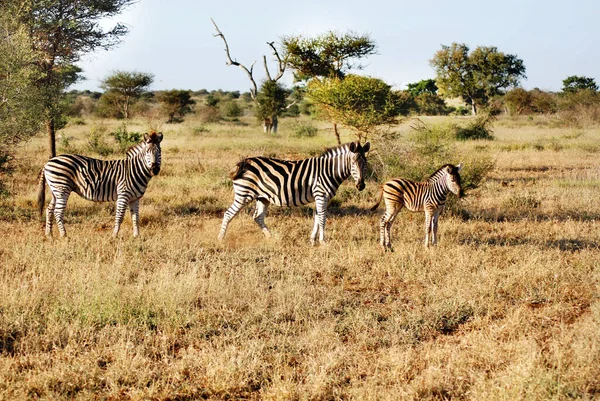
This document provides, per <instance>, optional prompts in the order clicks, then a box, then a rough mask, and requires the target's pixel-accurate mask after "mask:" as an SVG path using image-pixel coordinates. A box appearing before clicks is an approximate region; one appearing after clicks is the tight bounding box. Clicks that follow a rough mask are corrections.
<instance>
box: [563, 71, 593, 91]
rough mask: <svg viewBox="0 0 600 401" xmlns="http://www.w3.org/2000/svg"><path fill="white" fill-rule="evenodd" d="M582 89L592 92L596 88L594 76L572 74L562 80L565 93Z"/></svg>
mask: <svg viewBox="0 0 600 401" xmlns="http://www.w3.org/2000/svg"><path fill="white" fill-rule="evenodd" d="M584 89H588V90H591V91H593V92H596V91H597V90H598V85H596V81H595V80H594V78H588V77H583V76H577V75H572V76H570V77H567V78H565V79H564V80H563V92H565V93H575V92H579V91H580V90H584Z"/></svg>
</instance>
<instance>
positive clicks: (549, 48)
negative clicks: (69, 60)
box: [73, 0, 600, 92]
mask: <svg viewBox="0 0 600 401" xmlns="http://www.w3.org/2000/svg"><path fill="white" fill-rule="evenodd" d="M300 4H301V5H300ZM210 18H213V19H214V20H215V22H216V23H217V24H218V26H219V28H220V29H221V31H222V32H223V33H224V34H225V37H226V38H227V41H228V43H229V47H230V51H231V54H232V57H233V58H234V59H236V60H237V61H239V62H240V63H242V64H244V65H246V66H250V65H251V64H252V62H254V61H256V65H255V67H254V70H255V73H254V75H255V78H256V80H257V82H259V81H260V80H262V79H263V78H264V77H265V74H264V71H263V68H262V56H263V55H267V56H269V55H270V51H269V50H270V49H269V48H268V46H267V45H266V42H270V41H276V42H277V41H279V39H280V38H281V37H282V36H287V35H305V36H315V35H318V34H320V33H324V32H326V31H328V30H334V31H338V32H341V33H344V32H347V31H348V30H351V31H354V32H356V33H359V34H368V35H369V36H370V37H371V38H372V39H373V40H374V41H375V42H376V43H377V53H378V54H377V55H373V56H370V57H369V58H368V59H366V60H365V61H364V62H363V63H364V64H365V66H366V68H365V69H364V70H363V71H362V72H361V73H362V74H365V75H369V76H373V77H376V78H381V79H383V80H384V81H386V82H387V83H389V84H391V85H393V86H394V87H395V88H398V89H400V88H404V87H405V86H406V84H407V83H410V82H417V81H419V80H421V79H426V78H434V72H433V70H432V69H431V67H430V66H429V60H430V59H431V58H432V56H433V55H434V53H435V52H436V51H437V50H439V49H440V48H441V45H442V44H445V45H449V44H451V43H452V42H459V43H466V44H467V45H469V46H470V48H471V49H474V48H475V47H477V46H496V47H497V48H498V49H499V50H500V51H503V52H505V53H510V54H516V55H517V56H518V57H519V58H521V59H522V60H523V62H524V63H525V66H526V68H527V79H526V80H524V81H523V87H525V88H526V89H532V88H534V87H538V88H540V89H544V90H552V91H558V90H560V89H561V87H562V80H563V79H564V78H566V77H567V76H570V75H584V76H588V77H593V78H595V79H596V82H599V81H600V1H598V0H573V1H554V0H549V1H538V0H535V1H528V0H521V1H517V0H503V1H494V2H490V1H485V0H479V1H475V0H463V1H441V0H436V1H434V0H420V1H403V0H396V1H393V0H388V1H385V0H370V1H355V0H345V1H344V0H334V1H327V0H321V1H319V0H305V1H302V2H296V1H293V2H292V1H286V0H283V1H279V2H277V1H273V0H271V1H263V0H255V1H244V2H242V1H210V2H209V1H201V0H169V1H167V0H141V1H140V2H139V3H137V4H135V5H133V6H131V7H130V8H128V9H127V10H126V11H124V12H123V13H122V14H120V15H119V16H117V17H115V18H114V19H113V20H112V21H103V25H105V26H106V27H109V26H112V25H114V22H115V21H118V22H122V23H125V24H126V25H127V26H128V27H129V29H130V32H129V34H128V35H127V36H125V37H124V38H123V42H122V43H121V44H120V45H119V46H118V47H117V48H114V49H112V50H109V51H97V52H95V53H92V54H90V55H86V56H85V57H84V58H83V59H82V61H81V62H80V63H79V65H80V67H82V68H83V69H84V75H85V76H86V78H87V79H86V80H85V81H83V82H81V83H79V84H77V85H75V86H74V87H73V88H74V89H91V90H98V89H99V84H100V81H101V80H102V79H103V78H105V77H106V76H107V75H108V74H110V73H111V72H112V71H116V70H124V71H134V70H135V71H141V72H148V73H152V74H154V76H155V81H154V84H153V85H152V87H151V89H154V90H160V89H192V90H198V89H208V90H214V89H223V90H227V91H231V90H240V91H242V92H245V91H247V90H248V88H249V81H248V78H247V76H246V75H245V73H244V72H243V71H241V70H240V69H239V68H237V67H233V66H226V65H225V61H226V59H225V53H224V47H223V43H222V41H221V39H220V38H216V37H213V34H214V33H215V30H214V27H213V26H212V23H211V22H210ZM272 67H273V68H275V65H274V64H273V66H272ZM272 71H273V70H272ZM285 82H286V83H287V84H288V85H289V84H291V83H292V77H291V74H287V77H286V80H285Z"/></svg>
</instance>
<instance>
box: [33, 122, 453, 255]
mask: <svg viewBox="0 0 600 401" xmlns="http://www.w3.org/2000/svg"><path fill="white" fill-rule="evenodd" d="M162 139H163V134H162V133H155V132H153V133H151V134H144V139H143V140H142V141H141V142H140V143H138V144H137V145H134V146H132V147H130V148H129V149H128V150H127V157H126V158H125V159H120V160H98V159H93V158H90V157H86V156H79V155H61V156H56V157H53V158H52V159H50V160H49V161H48V162H47V163H46V164H45V165H44V167H43V168H42V170H41V171H40V174H39V177H38V207H39V212H40V214H42V213H43V208H44V203H45V186H46V184H48V187H49V188H50V192H51V193H52V199H51V200H50V204H49V205H48V207H47V209H46V235H52V219H53V217H54V218H55V219H56V224H57V226H58V230H59V232H60V236H61V237H64V236H65V235H66V230H65V227H64V220H63V217H64V211H65V207H66V204H67V200H68V199H69V195H70V194H71V192H75V193H76V194H78V195H79V196H81V197H83V198H84V199H87V200H91V201H96V202H104V201H116V202H117V208H116V209H117V210H116V216H115V226H114V230H113V236H117V234H118V233H119V228H120V226H121V223H122V222H123V217H124V216H125V212H126V209H127V207H129V210H130V212H131V217H132V222H133V235H134V237H137V236H138V235H139V227H138V224H139V223H138V221H139V201H140V199H141V197H142V196H143V195H144V193H145V192H146V188H147V186H148V183H149V182H150V179H151V178H152V177H153V176H155V175H157V174H158V173H159V172H160V167H161V148H160V144H161V142H162ZM369 149H370V143H369V142H367V143H365V144H364V145H361V144H360V142H358V141H357V142H350V143H347V144H344V145H340V146H336V147H333V148H330V149H328V150H326V151H325V152H324V153H323V154H321V155H320V156H316V157H311V158H308V159H303V160H280V159H275V158H269V157H249V158H246V159H244V160H242V161H240V162H239V163H238V164H237V165H236V167H235V170H234V171H233V172H232V173H231V174H230V177H231V179H232V180H233V191H234V200H233V203H232V205H231V206H230V207H229V208H228V209H227V210H226V211H225V214H224V216H223V222H222V224H221V230H220V232H219V237H218V238H219V240H222V239H223V238H224V237H225V233H226V231H227V226H228V224H229V222H230V221H231V219H232V218H234V217H235V216H236V215H237V214H238V212H239V211H240V210H241V209H242V208H243V207H244V206H246V205H247V204H248V203H250V202H252V201H256V209H255V212H254V221H255V222H256V223H257V224H258V226H259V227H260V228H261V230H262V232H263V233H264V235H265V236H266V237H270V236H271V233H270V231H269V229H268V228H267V226H266V224H265V215H266V213H267V209H268V207H269V205H270V204H274V205H277V206H300V205H306V204H308V203H312V202H315V203H316V208H315V209H316V210H315V213H314V225H313V230H312V232H311V236H310V240H311V243H312V244H313V245H314V244H315V243H316V241H317V236H318V237H319V242H320V243H324V242H325V219H326V212H327V205H328V203H329V201H330V200H331V199H332V198H333V197H334V196H335V194H336V192H337V189H338V188H339V186H340V185H341V184H342V182H343V181H345V180H346V179H347V178H349V177H352V178H353V179H354V183H355V185H356V188H357V189H358V190H359V191H362V190H363V189H364V188H365V182H364V179H365V174H366V170H367V158H366V155H365V154H366V153H367V152H368V151H369ZM461 168H462V166H461V165H460V164H459V165H458V166H454V165H451V164H446V165H444V166H442V167H441V168H440V169H438V170H437V171H436V172H435V173H433V174H432V175H431V176H430V177H429V179H428V180H427V181H425V182H413V181H410V180H406V179H401V178H397V179H392V180H390V181H388V182H386V183H385V184H384V185H383V186H382V190H381V194H380V196H379V200H378V201H377V203H376V204H375V205H374V206H373V207H372V208H371V210H375V209H377V207H378V206H379V204H380V203H381V200H382V199H383V200H384V203H385V208H386V210H385V213H384V214H383V216H382V218H381V222H380V245H381V247H382V249H383V250H384V251H388V250H389V251H392V246H391V237H390V231H391V226H392V223H393V221H394V219H395V218H396V215H397V214H398V212H399V211H400V210H401V209H402V207H403V206H406V208H407V209H409V210H411V211H413V212H416V211H424V212H425V246H428V245H429V244H430V243H431V244H435V243H436V236H437V227H438V218H439V215H440V213H441V212H442V211H443V209H444V206H445V203H446V198H447V195H448V194H449V193H450V192H453V193H454V194H456V195H459V196H461V195H462V188H461V180H460V174H459V173H460V170H461Z"/></svg>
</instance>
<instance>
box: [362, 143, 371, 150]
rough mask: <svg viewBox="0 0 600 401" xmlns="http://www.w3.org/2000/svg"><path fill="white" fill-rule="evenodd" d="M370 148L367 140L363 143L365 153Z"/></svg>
mask: <svg viewBox="0 0 600 401" xmlns="http://www.w3.org/2000/svg"><path fill="white" fill-rule="evenodd" d="M369 149H371V142H367V143H365V144H364V145H363V152H365V153H367V152H368V151H369Z"/></svg>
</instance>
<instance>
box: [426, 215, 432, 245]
mask: <svg viewBox="0 0 600 401" xmlns="http://www.w3.org/2000/svg"><path fill="white" fill-rule="evenodd" d="M432 217H433V216H432V212H431V210H429V209H425V246H426V247H428V246H429V234H430V233H431V231H432V230H431V228H432V227H431V224H432V220H433V218H432Z"/></svg>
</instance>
